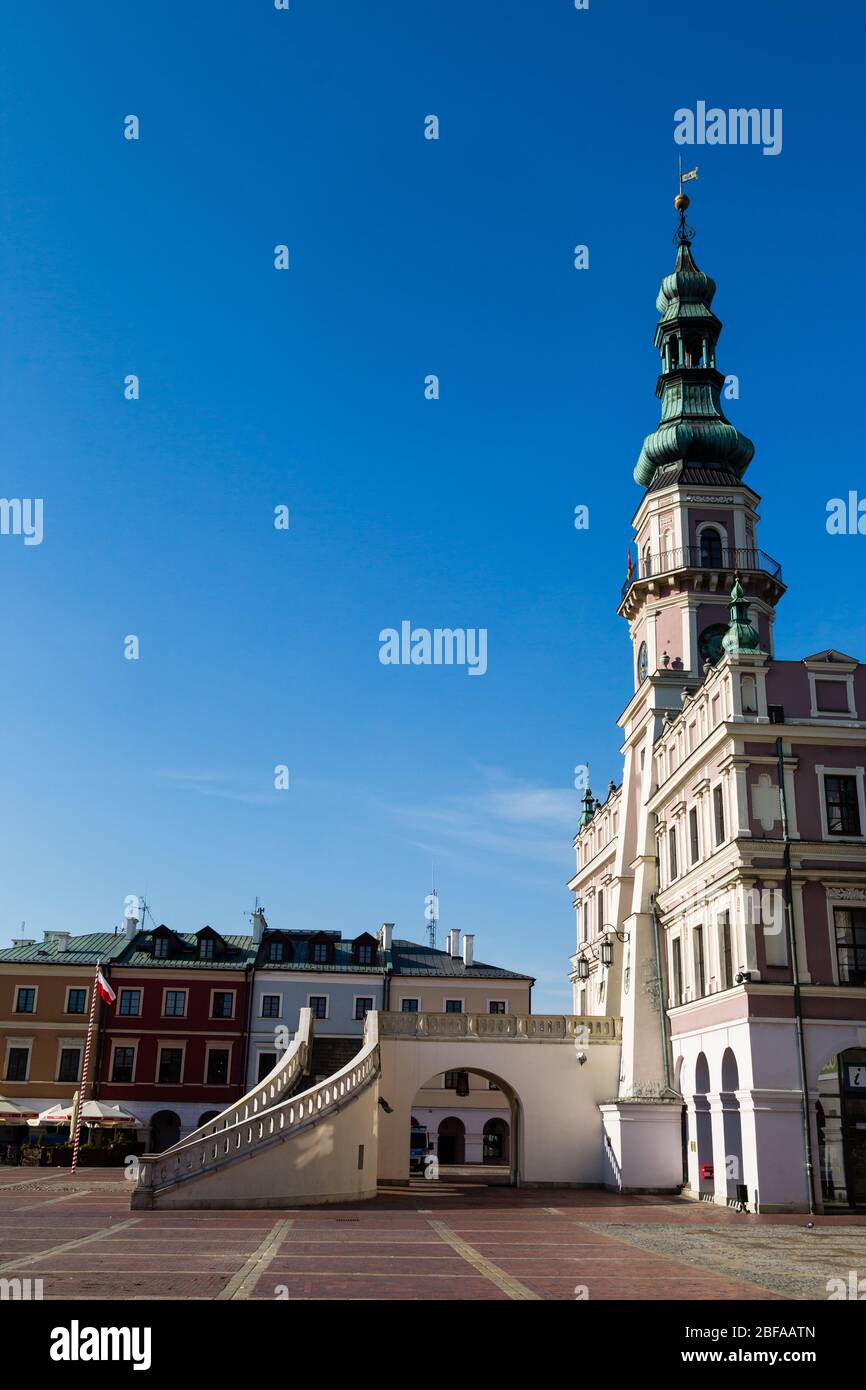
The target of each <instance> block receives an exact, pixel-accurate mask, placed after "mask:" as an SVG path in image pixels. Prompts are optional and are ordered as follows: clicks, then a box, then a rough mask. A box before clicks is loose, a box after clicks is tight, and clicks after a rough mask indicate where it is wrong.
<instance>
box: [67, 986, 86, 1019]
mask: <svg viewBox="0 0 866 1390" xmlns="http://www.w3.org/2000/svg"><path fill="white" fill-rule="evenodd" d="M71 994H83V995H84V1008H83V1009H70V1007H69V996H70V995H71ZM89 1004H90V988H89V986H87V985H67V986H66V1002H65V1004H64V1006H63V1012H64V1013H65V1014H69V1015H70V1017H71V1018H86V1016H87V1009H88V1006H89Z"/></svg>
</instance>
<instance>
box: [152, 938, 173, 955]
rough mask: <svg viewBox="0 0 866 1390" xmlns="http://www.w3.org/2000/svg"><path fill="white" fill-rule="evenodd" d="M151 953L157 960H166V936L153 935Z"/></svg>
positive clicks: (167, 944)
mask: <svg viewBox="0 0 866 1390" xmlns="http://www.w3.org/2000/svg"><path fill="white" fill-rule="evenodd" d="M153 954H154V957H155V958H156V959H157V960H167V959H168V956H169V940H168V937H167V936H157V937H154V942H153Z"/></svg>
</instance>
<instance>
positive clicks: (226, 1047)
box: [202, 1038, 232, 1090]
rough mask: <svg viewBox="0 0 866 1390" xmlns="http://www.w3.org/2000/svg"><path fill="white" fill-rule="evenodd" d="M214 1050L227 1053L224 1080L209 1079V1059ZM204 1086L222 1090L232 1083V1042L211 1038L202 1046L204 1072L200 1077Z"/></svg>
mask: <svg viewBox="0 0 866 1390" xmlns="http://www.w3.org/2000/svg"><path fill="white" fill-rule="evenodd" d="M215 1052H225V1053H227V1054H228V1056H227V1060H226V1079H225V1081H211V1080H210V1077H209V1075H208V1073H209V1071H210V1059H211V1057H212V1055H213V1053H215ZM202 1084H203V1085H204V1086H213V1087H214V1088H215V1089H216V1090H224V1089H225V1088H226V1087H227V1086H231V1084H232V1044H231V1043H230V1042H224V1041H223V1040H222V1038H220V1039H216V1038H214V1039H212V1040H210V1041H208V1042H206V1043H205V1048H204V1073H203V1077H202Z"/></svg>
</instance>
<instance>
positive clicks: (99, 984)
mask: <svg viewBox="0 0 866 1390" xmlns="http://www.w3.org/2000/svg"><path fill="white" fill-rule="evenodd" d="M96 992H97V994H98V995H99V997H100V999H104V1000H105V1002H106V1004H113V1003H114V1001H115V999H116V998H117V995H116V994H115V992H114V990H113V989H112V988H111V985H110V984H109V983H108V981H107V980H106V978H105V976H104V975H103V973H102V971H101V970H100V969H99V967H98V966H97V969H96Z"/></svg>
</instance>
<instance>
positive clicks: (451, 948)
mask: <svg viewBox="0 0 866 1390" xmlns="http://www.w3.org/2000/svg"><path fill="white" fill-rule="evenodd" d="M448 954H449V956H452V957H454V956H459V955H460V928H459V927H452V928H451V930H450V932H449V933H448Z"/></svg>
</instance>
